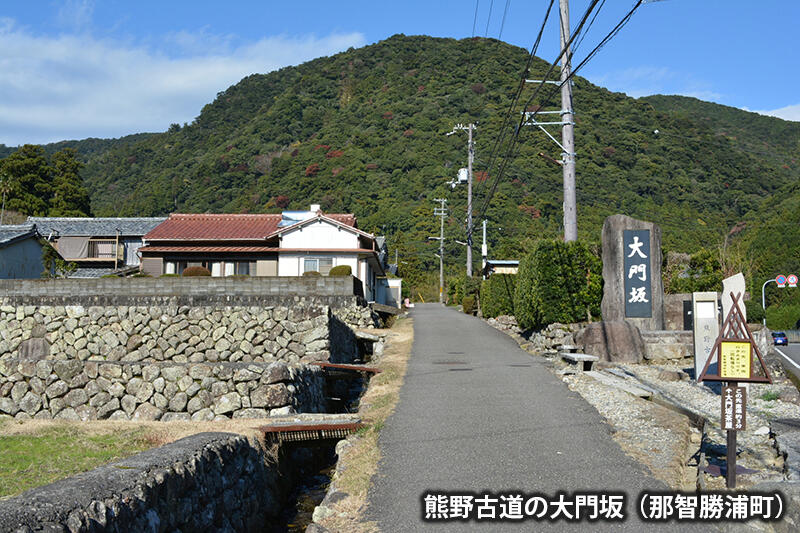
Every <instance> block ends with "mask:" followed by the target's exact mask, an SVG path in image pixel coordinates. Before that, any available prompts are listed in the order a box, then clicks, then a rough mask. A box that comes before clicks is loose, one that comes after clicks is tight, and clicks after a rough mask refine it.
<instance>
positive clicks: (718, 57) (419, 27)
mask: <svg viewBox="0 0 800 533" xmlns="http://www.w3.org/2000/svg"><path fill="white" fill-rule="evenodd" d="M548 1H549V0H424V1H422V0H403V1H401V2H388V1H382V0H371V1H369V0H366V1H364V0H352V1H349V0H340V1H338V2H332V1H330V0H327V1H317V0H295V1H293V2H285V1H274V0H227V1H222V0H217V1H211V0H193V1H186V0H159V1H153V0H136V1H131V0H102V1H101V0H97V1H94V0H24V1H23V0H6V1H5V2H2V4H1V5H0V50H2V54H0V143H2V144H6V145H8V146H17V145H21V144H24V143H48V142H54V141H59V140H65V139H83V138H87V137H101V138H108V137H120V136H123V135H128V134H131V133H139V132H153V131H164V130H166V129H167V128H168V127H169V125H170V124H172V123H180V124H182V123H184V122H191V121H192V120H193V119H194V118H195V117H196V116H197V115H199V113H200V111H201V109H202V107H203V106H204V105H205V104H207V103H209V102H211V101H213V99H214V97H215V96H216V94H217V93H218V92H220V91H223V90H225V89H226V88H227V87H229V86H230V85H232V84H235V83H236V82H238V81H239V80H240V79H242V78H243V77H245V76H248V75H250V74H253V73H266V72H270V71H272V70H275V69H277V68H281V67H284V66H288V65H297V64H300V63H303V62H305V61H308V60H310V59H313V58H316V57H320V56H327V55H332V54H335V53H337V52H341V51H344V50H347V49H348V48H350V47H355V48H358V47H361V46H365V45H368V44H371V43H375V42H378V41H380V40H383V39H386V38H388V37H390V36H392V35H394V34H397V33H404V34H406V35H420V34H425V35H432V36H435V37H453V38H457V39H462V38H468V37H471V36H473V35H477V36H487V37H492V38H499V39H502V40H504V41H507V42H509V43H511V44H514V45H516V46H520V47H523V48H526V49H530V47H531V45H532V44H533V41H534V39H535V36H536V32H537V31H538V28H539V26H540V24H541V21H542V19H543V17H544V13H545V9H546V6H547V4H548ZM555 3H556V6H557V4H558V1H557V0H556V2H555ZM589 3H590V0H572V1H571V2H570V12H571V13H570V19H571V23H572V24H571V25H572V26H573V28H574V27H575V26H576V25H577V23H578V21H579V20H580V18H581V16H582V15H583V13H584V11H585V10H586V8H587V6H588V5H589ZM634 4H635V1H634V0H607V1H605V2H603V6H602V9H601V10H600V11H599V14H598V16H597V18H596V20H595V21H594V23H593V25H592V26H591V28H590V29H589V31H588V33H587V34H586V36H585V40H584V41H583V42H582V43H581V44H580V46H579V47H578V49H577V50H576V54H575V59H574V60H573V64H574V65H576V64H577V63H578V62H580V61H581V60H582V59H583V58H584V57H585V56H586V54H587V53H588V52H589V51H590V50H591V49H592V48H594V46H595V44H597V43H598V42H599V41H600V40H601V39H602V38H603V37H604V36H605V35H606V33H607V32H608V31H610V30H611V29H612V28H613V27H614V26H615V25H616V24H617V22H619V20H620V19H621V18H622V17H623V16H624V15H625V13H627V12H628V10H629V9H630V8H631V7H632V6H633V5H634ZM476 8H477V9H476ZM476 13H477V16H476ZM554 14H555V13H554ZM798 21H800V2H797V1H796V0H765V1H763V2H753V1H752V0H748V1H745V0H649V1H647V3H645V4H643V5H642V6H641V7H640V8H639V9H638V11H637V12H636V14H635V15H634V16H633V18H632V19H631V21H630V22H629V23H628V24H627V25H626V26H625V27H624V28H623V29H622V31H621V32H620V33H619V34H618V35H617V36H616V37H615V38H614V39H613V40H612V41H611V42H610V43H608V44H607V45H606V46H605V47H604V48H603V49H602V50H601V51H600V52H599V54H598V55H597V56H595V58H593V59H592V60H591V61H590V62H589V63H587V64H586V66H585V67H584V68H583V69H582V70H581V71H580V72H579V74H580V75H581V76H583V77H585V78H587V79H588V80H589V81H591V82H592V83H595V84H597V85H601V86H604V87H607V88H609V89H611V90H613V91H620V92H624V93H627V94H628V95H630V96H633V97H639V96H644V95H650V94H681V95H685V96H694V97H697V98H700V99H703V100H708V101H712V102H717V103H720V104H725V105H729V106H734V107H739V108H742V109H747V110H752V111H758V112H760V113H764V114H770V115H774V116H779V117H781V118H784V119H786V120H797V121H800V91H798V90H797V86H798V81H800V80H798V78H800V69H798V66H799V65H798V63H800V61H799V60H798V55H797V49H798V46H797V45H798V37H797V29H796V25H797V22H798ZM558 51H559V48H558V33H557V18H556V17H552V18H551V20H550V22H549V24H548V26H547V31H546V33H545V36H544V39H543V42H542V45H541V46H540V48H539V53H538V55H539V56H540V57H542V58H543V59H545V60H547V61H554V60H555V59H556V56H557V55H558ZM574 100H575V108H576V111H577V112H578V113H580V94H579V92H576V94H575V96H574Z"/></svg>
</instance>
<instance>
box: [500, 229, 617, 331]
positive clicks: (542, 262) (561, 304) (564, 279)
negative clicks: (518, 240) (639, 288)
mask: <svg viewBox="0 0 800 533" xmlns="http://www.w3.org/2000/svg"><path fill="white" fill-rule="evenodd" d="M602 269H603V267H602V262H601V261H600V258H599V257H597V255H595V254H594V253H592V251H591V250H590V249H589V247H588V246H587V245H586V244H585V243H582V242H567V243H565V242H561V241H538V242H537V243H536V244H535V245H534V247H533V249H532V250H531V251H530V252H529V253H528V254H527V255H526V256H525V257H523V258H522V260H521V261H520V264H519V273H518V274H517V282H516V287H515V290H514V315H515V317H516V319H517V323H518V324H519V325H520V326H522V327H523V328H526V329H527V328H539V327H543V326H546V325H547V324H551V323H553V322H562V323H569V322H580V321H583V320H587V319H590V318H592V317H598V316H600V301H601V299H602V297H603V276H602Z"/></svg>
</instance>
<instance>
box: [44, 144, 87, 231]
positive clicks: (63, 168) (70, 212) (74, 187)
mask: <svg viewBox="0 0 800 533" xmlns="http://www.w3.org/2000/svg"><path fill="white" fill-rule="evenodd" d="M76 154H77V152H76V151H75V149H74V148H64V149H63V150H61V151H60V152H56V153H55V154H53V158H52V169H53V196H52V198H51V199H50V211H49V213H48V214H49V215H50V216H61V217H82V216H87V215H88V214H89V213H90V211H91V210H90V208H89V192H88V191H87V190H86V187H84V185H83V181H82V180H81V177H80V174H79V173H80V171H81V169H82V168H83V163H81V162H80V161H78V160H77V159H76V157H75V156H76Z"/></svg>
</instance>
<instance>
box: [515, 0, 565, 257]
mask: <svg viewBox="0 0 800 533" xmlns="http://www.w3.org/2000/svg"><path fill="white" fill-rule="evenodd" d="M558 4H559V15H560V17H559V18H560V31H559V34H560V37H561V48H560V50H563V51H564V55H562V56H561V76H560V78H559V79H560V81H556V80H525V81H526V82H527V83H550V84H554V85H560V86H561V109H560V110H558V111H522V114H523V115H525V119H526V120H525V122H524V125H525V126H537V127H538V128H539V129H540V130H542V131H543V132H544V133H545V135H547V136H548V137H549V138H550V140H551V141H553V142H554V143H556V144H557V145H558V147H559V148H561V162H560V164H561V166H562V171H563V174H564V204H563V209H564V241H565V242H569V241H576V240H578V209H577V200H576V193H575V118H574V113H573V111H572V82H571V81H569V76H570V73H571V70H572V67H571V57H572V52H571V51H570V49H569V48H567V47H566V45H567V43H568V42H569V33H570V32H569V0H558ZM555 114H558V115H561V119H560V120H558V121H553V122H540V121H538V120H536V116H537V115H555ZM544 126H561V142H558V140H557V139H556V138H555V137H554V136H553V135H552V134H551V133H550V132H549V131H547V130H546V129H545V128H544Z"/></svg>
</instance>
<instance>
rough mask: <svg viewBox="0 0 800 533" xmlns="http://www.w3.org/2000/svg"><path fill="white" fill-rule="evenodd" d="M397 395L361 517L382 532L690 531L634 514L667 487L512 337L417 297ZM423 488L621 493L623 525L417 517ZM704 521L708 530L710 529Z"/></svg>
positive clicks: (551, 494)
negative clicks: (645, 498) (648, 495)
mask: <svg viewBox="0 0 800 533" xmlns="http://www.w3.org/2000/svg"><path fill="white" fill-rule="evenodd" d="M412 316H413V318H414V345H413V348H412V354H411V358H410V360H409V366H408V371H407V374H406V377H405V382H404V385H403V388H402V390H401V393H400V401H399V403H398V406H397V409H396V411H395V413H394V414H393V415H392V416H391V417H390V418H389V419H388V420H387V422H386V425H385V427H384V429H383V431H382V432H381V436H380V441H379V444H380V448H381V453H382V457H383V458H382V460H381V462H380V464H379V469H378V474H377V476H376V480H375V483H374V485H373V487H372V488H371V490H370V493H369V506H368V510H367V518H368V519H369V520H375V521H377V522H378V525H379V527H380V529H381V531H383V532H385V533H389V532H407V531H542V530H548V531H549V530H560V531H576V530H582V531H643V530H651V529H655V530H674V531H686V530H691V529H693V528H694V525H692V524H689V523H681V524H676V523H675V522H671V523H668V524H653V523H648V524H645V523H642V522H641V521H640V520H639V519H638V516H637V512H636V508H637V503H638V496H639V494H640V493H641V492H642V491H653V490H666V486H664V485H663V484H661V483H660V482H659V481H657V480H655V479H654V478H652V477H651V476H650V475H648V474H647V473H645V471H644V469H643V467H641V466H640V465H639V464H638V463H636V462H635V461H634V460H633V459H631V458H630V457H628V456H627V455H625V454H624V453H623V452H622V450H621V449H620V447H619V446H618V445H617V444H616V443H615V442H614V441H613V439H612V438H611V431H610V427H609V426H608V425H607V424H606V423H605V422H604V421H603V419H602V418H601V416H600V415H599V414H598V413H597V412H596V411H595V410H594V408H593V407H591V406H590V405H589V404H588V403H587V402H586V401H585V400H583V398H581V397H580V396H579V395H578V394H576V393H573V392H572V391H570V390H569V389H568V388H567V387H566V385H565V384H564V383H563V382H562V381H561V380H560V379H559V378H558V377H556V376H555V375H554V374H553V373H551V372H550V371H549V370H548V369H547V368H546V367H545V364H546V362H545V361H544V360H543V359H542V358H537V357H532V356H531V355H529V354H527V353H526V352H524V351H523V350H521V349H520V348H519V346H517V344H516V343H515V342H514V341H513V340H512V339H511V338H509V337H508V336H506V335H504V334H502V333H500V332H499V331H496V330H495V329H493V328H491V327H490V326H488V325H487V324H485V323H484V322H483V321H481V320H480V319H477V318H474V317H471V316H467V315H464V314H462V313H459V312H457V311H455V310H453V309H448V308H444V307H442V306H440V305H438V304H427V305H418V306H417V307H416V308H415V309H414V310H413V312H412ZM426 491H436V492H452V493H464V492H468V493H479V494H483V493H484V492H492V493H501V494H508V493H511V492H521V493H524V494H528V495H529V494H532V493H542V494H543V495H544V496H546V497H550V498H553V497H556V496H557V493H558V492H560V491H563V492H566V493H569V494H572V493H575V492H589V491H594V492H602V493H624V494H625V496H626V500H625V508H624V513H625V516H626V520H625V521H624V522H603V521H600V522H591V523H589V522H586V521H584V522H582V523H575V522H571V521H565V520H561V521H556V522H552V523H548V522H542V521H532V520H529V521H523V522H513V523H509V522H493V523H487V522H475V521H470V522H446V523H443V522H436V523H431V522H423V520H422V516H423V512H424V508H425V507H424V503H423V501H422V495H423V493H424V492H426ZM704 529H706V530H708V529H709V528H708V527H705V528H704Z"/></svg>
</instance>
